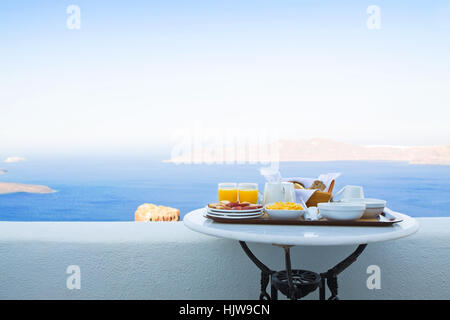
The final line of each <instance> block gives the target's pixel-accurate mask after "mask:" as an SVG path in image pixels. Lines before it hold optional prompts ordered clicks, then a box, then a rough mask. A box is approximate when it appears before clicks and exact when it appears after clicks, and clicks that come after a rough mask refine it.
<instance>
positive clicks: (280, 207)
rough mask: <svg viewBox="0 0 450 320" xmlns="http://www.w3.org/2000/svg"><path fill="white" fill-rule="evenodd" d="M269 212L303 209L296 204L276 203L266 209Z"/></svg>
mask: <svg viewBox="0 0 450 320" xmlns="http://www.w3.org/2000/svg"><path fill="white" fill-rule="evenodd" d="M266 209H268V210H303V207H302V206H301V205H299V204H298V203H294V202H275V203H274V204H272V205H269V206H267V207H266Z"/></svg>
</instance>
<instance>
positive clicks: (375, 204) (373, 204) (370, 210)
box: [363, 198, 386, 219]
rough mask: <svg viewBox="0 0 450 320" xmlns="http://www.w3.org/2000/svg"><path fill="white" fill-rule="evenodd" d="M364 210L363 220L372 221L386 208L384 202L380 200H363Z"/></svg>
mask: <svg viewBox="0 0 450 320" xmlns="http://www.w3.org/2000/svg"><path fill="white" fill-rule="evenodd" d="M364 203H365V205H366V210H365V211H364V214H363V218H365V219H374V218H376V217H378V216H379V215H380V214H382V213H383V210H384V208H385V207H386V200H381V199H370V198H368V199H364Z"/></svg>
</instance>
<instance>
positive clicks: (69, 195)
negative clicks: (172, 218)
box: [0, 156, 450, 221]
mask: <svg viewBox="0 0 450 320" xmlns="http://www.w3.org/2000/svg"><path fill="white" fill-rule="evenodd" d="M161 160H162V158H151V157H150V158H149V157H129V158H125V157H113V156H111V157H104V158H101V157H97V158H93V157H85V158H84V157H77V158H70V157H67V158H59V159H45V158H36V159H34V158H31V159H29V160H28V161H26V162H22V163H15V164H3V165H2V167H3V168H5V169H7V170H8V173H7V174H5V175H1V176H0V181H10V182H21V183H31V184H43V185H48V186H49V187H51V188H52V189H54V190H57V192H56V193H53V194H42V195H40V194H26V193H17V194H7V195H0V220H3V221H5V220H6V221H132V220H133V219H134V212H135V210H136V208H137V207H138V206H139V205H140V204H142V203H145V202H150V203H155V204H160V205H166V206H171V207H175V208H178V209H180V213H181V217H183V216H184V215H185V214H186V213H188V212H189V211H191V210H194V209H196V208H199V207H203V206H204V205H205V204H206V203H208V202H213V201H216V199H217V183H219V182H258V183H259V187H260V190H262V189H263V187H264V178H263V177H262V176H261V175H260V174H259V168H260V167H261V165H229V164H224V165H206V164H202V165H194V164H191V165H186V164H185V165H175V164H170V163H163V162H162V161H161ZM280 171H281V173H282V175H283V177H290V176H291V177H292V176H303V177H317V176H318V175H319V174H321V173H327V172H341V173H342V175H341V177H339V178H338V179H337V181H336V186H335V191H337V190H339V189H340V188H342V187H343V186H345V185H347V184H352V185H361V186H363V187H364V192H365V195H366V197H371V198H380V199H385V200H387V202H388V206H389V207H390V208H391V209H393V210H395V211H399V212H403V213H406V214H408V215H411V216H414V217H436V216H450V166H438V165H410V164H408V163H403V162H368V161H367V162H365V161H340V162H284V163H281V164H280Z"/></svg>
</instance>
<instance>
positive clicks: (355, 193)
mask: <svg viewBox="0 0 450 320" xmlns="http://www.w3.org/2000/svg"><path fill="white" fill-rule="evenodd" d="M339 195H341V199H340V201H342V202H360V201H363V200H364V191H363V187H361V186H345V187H343V188H342V189H341V190H339V191H338V192H336V193H335V195H334V196H333V201H338V196H339Z"/></svg>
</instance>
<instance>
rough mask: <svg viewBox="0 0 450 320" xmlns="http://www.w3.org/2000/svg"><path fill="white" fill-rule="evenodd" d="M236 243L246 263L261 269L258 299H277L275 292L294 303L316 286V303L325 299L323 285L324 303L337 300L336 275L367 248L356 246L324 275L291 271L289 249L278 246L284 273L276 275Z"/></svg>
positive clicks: (243, 244) (247, 248) (363, 245)
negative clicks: (251, 262)
mask: <svg viewBox="0 0 450 320" xmlns="http://www.w3.org/2000/svg"><path fill="white" fill-rule="evenodd" d="M239 244H240V245H241V247H242V249H243V250H244V252H245V253H246V254H247V256H248V257H249V258H250V260H252V261H253V263H254V264H255V265H256V266H257V267H258V268H259V269H260V270H261V294H260V295H259V299H260V300H277V299H278V291H280V292H281V293H282V294H284V295H285V296H286V297H288V298H289V299H291V300H296V299H300V298H303V297H304V296H306V295H308V294H309V293H311V292H313V291H315V290H316V289H317V288H318V287H319V288H320V291H319V297H320V300H325V284H326V285H327V286H328V289H329V290H330V293H331V296H330V297H329V298H328V300H338V299H339V298H338V284H337V276H338V275H339V274H340V273H341V272H342V271H344V270H345V269H347V268H348V267H349V266H350V265H351V264H352V263H353V262H355V261H356V259H357V258H358V257H359V255H360V254H361V253H362V252H363V251H364V249H365V248H366V246H367V244H360V245H359V246H358V248H357V249H356V250H355V251H354V252H353V253H352V254H351V255H349V256H348V257H347V258H345V259H344V260H343V261H341V262H340V263H338V264H337V265H335V266H334V267H333V268H331V269H329V270H328V271H327V272H323V273H320V274H318V273H315V272H312V271H307V270H292V268H291V255H290V246H282V247H283V248H284V253H285V254H284V256H285V261H286V270H283V271H279V272H276V271H273V270H271V269H269V268H268V267H267V266H266V265H265V264H264V263H262V262H261V261H260V260H259V259H258V258H256V256H255V255H254V254H253V252H251V250H250V249H249V247H248V246H247V244H246V243H245V242H244V241H239ZM269 280H270V287H271V290H270V295H269V294H268V293H267V291H266V289H267V286H268V285H269Z"/></svg>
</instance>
